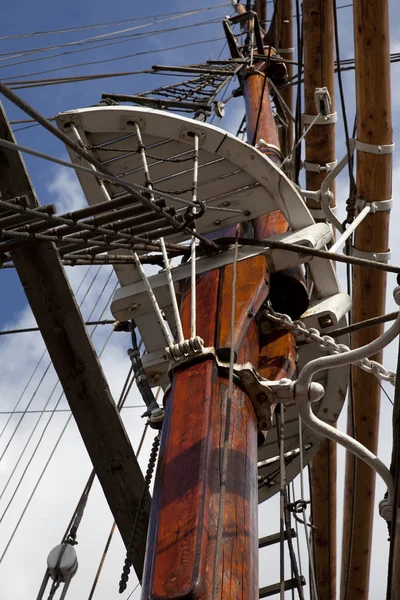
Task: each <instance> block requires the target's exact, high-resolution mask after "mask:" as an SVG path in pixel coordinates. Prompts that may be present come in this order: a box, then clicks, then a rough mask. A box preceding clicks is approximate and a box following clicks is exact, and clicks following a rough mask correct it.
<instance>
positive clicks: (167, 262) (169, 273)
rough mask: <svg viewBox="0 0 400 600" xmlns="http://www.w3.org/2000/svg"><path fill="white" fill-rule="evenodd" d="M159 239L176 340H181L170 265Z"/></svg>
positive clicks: (162, 243)
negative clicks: (176, 335) (176, 334)
mask: <svg viewBox="0 0 400 600" xmlns="http://www.w3.org/2000/svg"><path fill="white" fill-rule="evenodd" d="M159 241H160V246H161V251H162V255H163V259H164V266H165V273H166V275H167V282H168V288H169V294H170V297H171V302H172V310H173V313H174V318H175V323H176V330H177V333H178V341H179V342H183V341H184V340H185V338H184V335H183V329H182V321H181V315H180V314H179V307H178V302H177V299H176V293H175V288H174V282H173V280H172V273H171V266H170V263H169V260H168V254H167V250H166V248H165V242H164V238H163V237H161V238H160V240H159Z"/></svg>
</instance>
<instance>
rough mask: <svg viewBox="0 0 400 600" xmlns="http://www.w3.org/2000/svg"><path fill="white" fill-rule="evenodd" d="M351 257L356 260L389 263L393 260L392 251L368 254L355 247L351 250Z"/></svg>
mask: <svg viewBox="0 0 400 600" xmlns="http://www.w3.org/2000/svg"><path fill="white" fill-rule="evenodd" d="M350 256H355V257H356V258H365V259H366V260H375V261H376V262H381V263H387V262H389V260H390V259H391V258H392V253H391V251H390V250H388V252H366V251H364V250H357V248H354V247H353V246H352V247H351V248H350Z"/></svg>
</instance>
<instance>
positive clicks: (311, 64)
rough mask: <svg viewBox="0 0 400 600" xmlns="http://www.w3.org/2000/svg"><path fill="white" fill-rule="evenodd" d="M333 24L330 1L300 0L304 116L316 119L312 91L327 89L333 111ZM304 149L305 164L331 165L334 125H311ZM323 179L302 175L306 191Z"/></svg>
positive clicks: (314, 203)
mask: <svg viewBox="0 0 400 600" xmlns="http://www.w3.org/2000/svg"><path fill="white" fill-rule="evenodd" d="M333 23H334V21H333V0H324V2H321V1H320V0H304V2H303V39H304V112H305V113H306V114H308V115H317V112H318V111H317V107H316V104H315V100H314V91H315V89H316V88H321V87H326V88H328V91H329V94H330V97H331V100H332V112H334V110H335V74H334V51H335V40H334V28H333ZM307 127H308V125H307ZM305 146H306V160H307V161H309V162H311V163H317V164H320V165H325V164H326V163H328V162H332V161H334V160H335V158H336V150H335V124H330V125H317V124H315V125H313V126H312V128H311V129H310V131H309V132H308V133H307V135H306V138H305ZM326 175H327V173H326V172H324V171H322V172H321V173H316V172H313V171H306V188H307V189H308V190H319V189H320V187H321V184H322V182H323V180H324V179H325V177H326ZM330 191H331V192H333V193H334V192H335V183H333V184H332V185H331V187H330ZM332 205H334V202H333V203H332ZM307 206H309V207H310V208H318V207H319V203H318V201H316V200H313V199H307Z"/></svg>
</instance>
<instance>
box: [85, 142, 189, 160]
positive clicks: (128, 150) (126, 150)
mask: <svg viewBox="0 0 400 600" xmlns="http://www.w3.org/2000/svg"><path fill="white" fill-rule="evenodd" d="M84 148H85V150H101V151H102V152H124V154H130V153H132V154H140V149H141V148H140V146H138V147H137V148H105V147H104V146H84ZM143 150H144V151H145V152H146V157H147V158H151V159H152V160H159V161H161V162H170V163H184V162H187V161H189V160H193V158H194V155H193V154H191V155H190V156H185V158H161V157H159V156H153V155H151V154H149V153H148V152H147V151H146V147H145V146H143Z"/></svg>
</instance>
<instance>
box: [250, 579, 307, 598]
mask: <svg viewBox="0 0 400 600" xmlns="http://www.w3.org/2000/svg"><path fill="white" fill-rule="evenodd" d="M299 583H300V585H306V580H305V579H304V577H303V575H302V576H301V577H300V578H299ZM296 588H297V580H296V579H287V580H286V581H285V592H287V591H288V590H295V589H296ZM280 591H281V584H280V583H274V584H273V585H267V586H266V587H263V588H261V589H260V594H259V598H268V597H269V596H275V594H279V592H280Z"/></svg>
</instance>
